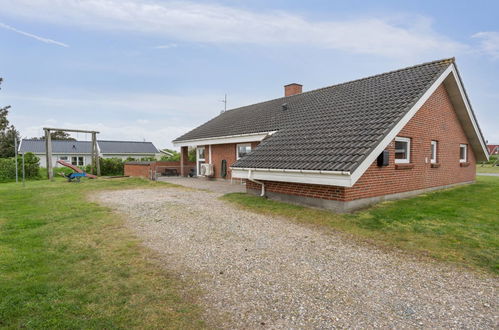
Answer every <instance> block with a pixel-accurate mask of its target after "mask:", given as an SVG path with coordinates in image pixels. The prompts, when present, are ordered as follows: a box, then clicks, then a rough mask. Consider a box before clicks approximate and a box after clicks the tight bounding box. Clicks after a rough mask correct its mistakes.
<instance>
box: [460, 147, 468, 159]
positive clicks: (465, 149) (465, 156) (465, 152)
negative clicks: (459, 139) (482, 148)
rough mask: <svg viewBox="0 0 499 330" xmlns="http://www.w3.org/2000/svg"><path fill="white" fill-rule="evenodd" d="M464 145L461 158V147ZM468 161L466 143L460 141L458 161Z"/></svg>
mask: <svg viewBox="0 0 499 330" xmlns="http://www.w3.org/2000/svg"><path fill="white" fill-rule="evenodd" d="M463 147H464V158H461V148H463ZM467 161H468V145H467V144H463V143H461V144H460V145H459V162H460V163H466V162H467Z"/></svg>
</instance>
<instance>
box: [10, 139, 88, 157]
mask: <svg viewBox="0 0 499 330" xmlns="http://www.w3.org/2000/svg"><path fill="white" fill-rule="evenodd" d="M19 152H33V153H44V152H45V140H33V139H23V140H22V141H21V145H20V146H19ZM52 153H54V154H55V153H57V154H91V153H92V143H91V142H90V141H70V140H52Z"/></svg>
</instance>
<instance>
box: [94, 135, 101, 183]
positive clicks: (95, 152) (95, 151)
mask: <svg viewBox="0 0 499 330" xmlns="http://www.w3.org/2000/svg"><path fill="white" fill-rule="evenodd" d="M92 156H93V157H94V159H95V163H94V164H95V169H96V171H97V172H96V173H94V174H95V175H97V176H100V161H99V149H98V148H97V133H95V132H94V133H92Z"/></svg>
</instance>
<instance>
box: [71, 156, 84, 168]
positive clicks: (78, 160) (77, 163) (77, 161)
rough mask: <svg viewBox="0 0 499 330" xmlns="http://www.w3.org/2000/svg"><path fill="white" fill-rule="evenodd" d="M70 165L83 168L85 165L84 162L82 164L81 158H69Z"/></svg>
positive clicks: (82, 159)
mask: <svg viewBox="0 0 499 330" xmlns="http://www.w3.org/2000/svg"><path fill="white" fill-rule="evenodd" d="M71 164H73V165H75V166H84V165H85V162H84V158H83V157H82V156H78V157H76V156H73V157H71Z"/></svg>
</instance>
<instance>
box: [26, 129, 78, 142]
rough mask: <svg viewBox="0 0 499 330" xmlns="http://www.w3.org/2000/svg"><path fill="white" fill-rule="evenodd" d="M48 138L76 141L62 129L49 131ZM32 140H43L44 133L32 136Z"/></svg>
mask: <svg viewBox="0 0 499 330" xmlns="http://www.w3.org/2000/svg"><path fill="white" fill-rule="evenodd" d="M50 138H51V139H52V140H68V141H76V139H75V138H73V137H71V135H70V134H69V133H66V132H64V131H53V132H52V133H50ZM32 140H45V135H43V136H40V137H34V138H32Z"/></svg>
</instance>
